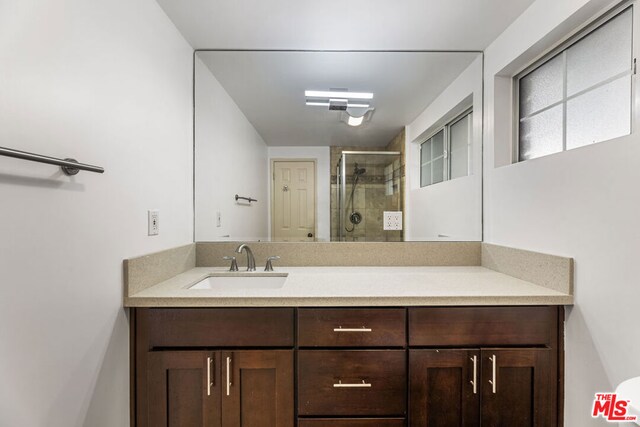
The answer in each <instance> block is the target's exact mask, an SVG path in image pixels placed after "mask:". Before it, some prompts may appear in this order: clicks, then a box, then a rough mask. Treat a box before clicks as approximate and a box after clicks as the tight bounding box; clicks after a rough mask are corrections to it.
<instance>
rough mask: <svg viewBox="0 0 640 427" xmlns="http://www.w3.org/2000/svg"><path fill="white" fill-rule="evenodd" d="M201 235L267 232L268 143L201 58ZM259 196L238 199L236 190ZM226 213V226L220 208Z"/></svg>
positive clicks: (244, 236) (261, 235) (262, 235)
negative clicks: (248, 199) (244, 200)
mask: <svg viewBox="0 0 640 427" xmlns="http://www.w3.org/2000/svg"><path fill="white" fill-rule="evenodd" d="M195 132H196V148H195V152H196V189H195V193H196V208H195V210H196V240H197V241H217V240H264V239H266V238H267V237H268V221H269V220H268V214H269V213H268V212H269V197H268V188H269V180H268V179H267V170H268V161H267V146H266V144H265V142H264V140H263V139H262V137H261V136H260V134H258V132H257V131H256V130H255V128H254V127H253V126H252V125H251V123H250V122H249V120H247V118H246V116H245V115H244V114H243V113H242V111H241V110H240V108H239V107H238V106H237V105H236V103H235V102H234V101H233V99H232V98H231V97H230V96H229V94H228V93H227V92H226V91H225V90H224V88H223V87H222V86H221V85H220V83H219V82H218V80H216V78H215V77H214V76H213V74H211V71H210V70H209V69H208V68H207V66H206V65H205V64H204V63H203V62H202V61H201V60H200V59H199V58H196V131H195ZM236 194H238V195H240V196H245V197H252V198H254V199H257V200H258V202H254V203H251V204H249V203H245V202H240V203H238V202H236V201H235V198H234V196H235V195H236ZM217 212H220V213H221V217H222V221H221V227H218V226H217V224H216V214H217Z"/></svg>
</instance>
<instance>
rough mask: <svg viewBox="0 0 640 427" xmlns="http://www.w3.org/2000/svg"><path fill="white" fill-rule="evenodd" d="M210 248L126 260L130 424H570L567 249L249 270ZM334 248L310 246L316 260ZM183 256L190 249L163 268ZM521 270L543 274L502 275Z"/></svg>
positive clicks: (489, 250) (495, 250)
mask: <svg viewBox="0 0 640 427" xmlns="http://www.w3.org/2000/svg"><path fill="white" fill-rule="evenodd" d="M265 245H266V246H264V247H263V246H261V245H258V244H254V245H252V246H256V247H255V248H254V250H255V251H256V252H257V253H259V256H258V257H257V258H258V259H260V258H265V254H267V253H273V249H274V247H273V246H269V245H270V244H265ZM331 245H341V244H331ZM402 245H405V244H402ZM424 245H425V246H424V247H427V246H428V245H429V244H424ZM451 245H457V244H449V246H446V247H444V249H441V250H440V251H439V253H442V250H450V249H451V248H453V247H454V246H451ZM336 247H338V246H336ZM421 247H422V246H421ZM461 247H462V246H456V248H457V249H456V250H459V249H460V248H461ZM216 248H217V246H216ZM332 248H333V246H332ZM376 248H379V249H380V250H382V249H383V248H384V246H376ZM395 248H399V247H398V246H396V247H395ZM440 248H442V246H441V247H440ZM210 249H211V248H209V249H207V248H198V251H200V252H199V253H198V255H197V257H196V256H195V253H194V252H195V248H186V249H180V251H182V252H175V253H173V254H172V256H169V255H168V254H162V253H161V254H156V255H152V256H150V257H141V258H139V259H136V260H129V261H128V262H127V263H126V269H125V277H126V278H127V289H126V294H125V306H128V307H131V351H132V353H131V368H132V376H131V378H132V385H131V386H132V389H131V396H132V425H135V426H137V427H158V426H214V427H233V426H238V427H239V426H243V427H248V426H260V427H262V426H273V427H293V426H299V427H328V426H337V427H400V426H411V427H426V426H449V425H462V426H479V425H485V426H486V425H488V426H498V425H505V426H506V425H509V426H512V425H518V426H523V425H529V426H560V425H562V423H563V421H562V393H563V373H562V370H563V325H564V306H565V305H570V304H572V302H573V296H572V289H571V283H570V282H571V280H572V273H571V269H572V262H571V260H570V259H567V258H560V257H550V256H547V255H542V254H533V253H527V252H526V251H519V252H518V251H516V252H513V250H511V249H503V248H500V247H494V246H491V245H487V246H486V247H482V249H481V247H480V244H478V246H477V248H476V249H477V253H478V254H480V251H482V257H480V256H478V257H477V259H475V258H473V257H471V258H469V259H468V261H469V262H465V261H464V260H463V259H462V258H461V256H462V257H464V256H466V255H465V254H462V253H463V252H465V251H466V249H465V250H462V251H459V252H458V255H456V256H454V257H453V258H451V259H450V260H449V261H448V264H449V265H445V266H442V265H440V266H433V265H432V266H411V265H404V266H394V267H373V266H360V267H345V266H342V267H339V266H328V267H327V266H317V265H316V266H305V267H299V266H297V267H290V266H287V267H281V266H277V267H276V271H274V272H269V273H267V272H264V271H262V268H258V271H257V272H251V273H248V272H246V271H243V267H242V266H241V267H240V271H239V272H229V271H227V270H228V267H222V266H203V265H206V264H207V263H208V261H207V260H208V255H211V254H207V253H206V252H207V250H210ZM263 249H264V251H263V252H261V251H262V250H263ZM277 249H280V251H279V253H283V254H286V256H285V257H284V258H285V260H286V261H288V262H289V264H296V263H297V261H296V258H295V256H294V255H289V254H287V247H285V246H281V247H278V248H277ZM325 249H327V248H326V247H316V248H315V249H314V252H315V254H316V257H315V258H314V259H315V260H316V264H317V263H318V262H326V261H327V259H326V258H322V257H318V256H317V254H318V252H319V251H322V250H325ZM476 249H472V250H471V252H469V253H475V252H473V251H475V250H476ZM216 250H217V249H216ZM221 250H222V251H223V252H224V250H226V247H225V248H222V249H221ZM415 250H416V249H415V248H413V249H412V253H414V252H415ZM189 251H191V252H189ZM187 252H189V254H188V255H187ZM295 252H296V254H298V251H295ZM180 253H182V255H184V256H181V255H180ZM276 253H277V252H276ZM460 254H462V255H460ZM467 255H468V254H467ZM378 256H380V257H385V258H386V259H389V257H392V255H391V254H390V253H382V254H378ZM421 256H424V254H423V255H421ZM163 257H164V258H163ZM190 257H193V259H191V258H190ZM176 258H177V259H182V260H183V261H184V260H185V259H191V261H189V262H181V263H180V268H179V270H178V271H177V272H175V271H174V272H173V273H171V274H169V273H166V274H165V276H166V278H165V279H164V280H158V279H159V277H160V276H159V275H160V271H161V270H162V269H163V268H164V269H166V268H167V266H168V265H169V266H170V265H171V263H172V262H175V259H176ZM215 258H216V259H218V258H221V257H219V256H217V255H216V256H215ZM480 258H482V260H480ZM196 259H197V261H196ZM307 259H310V258H307ZM424 259H427V257H424ZM430 259H431V261H432V262H433V263H439V264H443V263H444V262H443V260H442V259H439V260H438V259H436V257H431V258H430ZM171 260H173V261H171ZM318 260H322V261H318ZM405 260H406V262H407V263H409V262H412V261H411V259H410V258H409V257H405ZM329 261H330V262H331V261H332V260H329ZM196 262H197V263H198V264H199V265H200V266H195V264H196ZM476 262H477V264H481V265H474V264H475V263H476ZM465 263H466V264H468V265H457V266H456V264H465ZM258 267H260V266H258ZM489 267H494V268H495V269H493V268H489ZM510 268H511V269H513V270H512V271H513V273H512V274H514V275H520V276H521V277H524V278H526V277H525V276H526V275H527V274H530V275H531V277H533V279H531V280H532V281H537V282H539V283H533V282H532V281H527V280H523V279H522V278H518V277H513V276H511V275H508V274H505V273H503V272H500V271H497V270H498V269H500V270H504V271H507V270H509V269H510ZM536 269H538V270H536ZM180 270H181V272H180ZM143 272H146V273H145V274H143ZM151 273H153V274H155V275H156V276H157V277H155V282H156V283H155V284H153V283H151V280H150V279H149V277H150V276H149V274H151ZM565 285H566V287H565V288H563V286H565Z"/></svg>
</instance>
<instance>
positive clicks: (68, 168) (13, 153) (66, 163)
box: [0, 147, 104, 175]
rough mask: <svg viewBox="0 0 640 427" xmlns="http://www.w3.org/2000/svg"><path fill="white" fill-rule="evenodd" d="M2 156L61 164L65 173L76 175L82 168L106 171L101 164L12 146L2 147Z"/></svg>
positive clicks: (89, 170) (99, 171) (0, 148)
mask: <svg viewBox="0 0 640 427" xmlns="http://www.w3.org/2000/svg"><path fill="white" fill-rule="evenodd" d="M0 156H5V157H13V158H16V159H22V160H28V161H30V162H38V163H47V164H49V165H55V166H60V168H62V172H64V174H65V175H76V174H77V173H78V172H80V171H81V170H82V171H88V172H95V173H104V169H103V168H101V167H100V166H93V165H87V164H84V163H78V162H77V161H76V160H75V159H56V158H55V157H49V156H42V155H40V154H34V153H28V152H26V151H19V150H13V149H11V148H4V147H0Z"/></svg>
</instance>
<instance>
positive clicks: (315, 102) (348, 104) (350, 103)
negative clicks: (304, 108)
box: [306, 101, 369, 108]
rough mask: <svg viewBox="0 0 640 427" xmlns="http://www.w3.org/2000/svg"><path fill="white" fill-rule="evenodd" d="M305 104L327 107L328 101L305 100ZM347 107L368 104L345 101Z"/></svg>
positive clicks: (361, 106)
mask: <svg viewBox="0 0 640 427" xmlns="http://www.w3.org/2000/svg"><path fill="white" fill-rule="evenodd" d="M306 104H307V105H309V106H311V107H328V106H329V105H330V103H329V102H328V101H327V102H324V101H307V102H306ZM347 108H369V104H363V103H352V102H347Z"/></svg>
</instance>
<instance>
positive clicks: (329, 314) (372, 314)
mask: <svg viewBox="0 0 640 427" xmlns="http://www.w3.org/2000/svg"><path fill="white" fill-rule="evenodd" d="M405 344H406V312H405V310H404V309H401V308H400V309H396V308H379V309H362V308H338V309H324V308H318V309H315V308H304V309H299V310H298V346H299V347H403V346H405Z"/></svg>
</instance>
